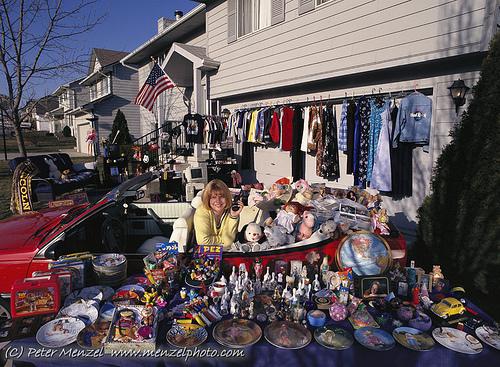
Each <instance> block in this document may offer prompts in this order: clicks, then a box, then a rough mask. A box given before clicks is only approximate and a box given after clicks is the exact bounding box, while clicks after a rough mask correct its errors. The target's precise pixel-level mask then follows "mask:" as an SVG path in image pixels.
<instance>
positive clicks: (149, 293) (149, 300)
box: [141, 287, 158, 306]
mask: <svg viewBox="0 0 500 367" xmlns="http://www.w3.org/2000/svg"><path fill="white" fill-rule="evenodd" d="M156 297H158V292H157V291H156V289H155V288H154V287H147V288H146V291H145V292H144V295H143V296H142V297H141V302H143V303H144V304H145V305H146V306H148V305H149V306H152V305H153V304H154V302H155V300H156Z"/></svg>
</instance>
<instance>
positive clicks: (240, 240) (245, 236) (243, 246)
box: [231, 222, 268, 252]
mask: <svg viewBox="0 0 500 367" xmlns="http://www.w3.org/2000/svg"><path fill="white" fill-rule="evenodd" d="M236 239H237V241H236V242H234V244H233V246H232V248H231V251H237V252H251V251H263V250H266V249H267V248H268V243H267V241H266V236H265V235H264V234H263V228H262V227H261V226H259V225H258V224H257V223H254V222H251V223H248V224H246V225H244V226H243V228H242V229H241V231H240V232H239V233H238V235H237V237H236Z"/></svg>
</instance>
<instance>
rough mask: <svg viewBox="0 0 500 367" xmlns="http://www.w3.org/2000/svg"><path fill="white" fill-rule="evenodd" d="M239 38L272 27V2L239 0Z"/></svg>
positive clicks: (269, 0)
mask: <svg viewBox="0 0 500 367" xmlns="http://www.w3.org/2000/svg"><path fill="white" fill-rule="evenodd" d="M237 11H238V37H241V36H244V35H245V34H249V33H252V32H255V31H258V30H259V29H263V28H266V27H269V26H270V25H271V0H238V10H237Z"/></svg>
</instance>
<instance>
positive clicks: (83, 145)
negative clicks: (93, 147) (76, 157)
mask: <svg viewBox="0 0 500 367" xmlns="http://www.w3.org/2000/svg"><path fill="white" fill-rule="evenodd" d="M89 130H90V122H89V123H85V124H82V125H78V136H77V143H78V145H77V150H78V151H79V152H80V153H85V154H88V151H87V132H88V131H89Z"/></svg>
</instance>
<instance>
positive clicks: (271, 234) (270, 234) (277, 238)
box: [264, 225, 294, 248]
mask: <svg viewBox="0 0 500 367" xmlns="http://www.w3.org/2000/svg"><path fill="white" fill-rule="evenodd" d="M264 234H265V235H266V238H267V243H268V246H269V248H275V247H279V246H283V245H287V244H289V243H293V242H294V238H293V236H292V235H289V234H288V233H287V231H286V228H284V227H282V226H279V225H275V226H272V227H266V228H264Z"/></svg>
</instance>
